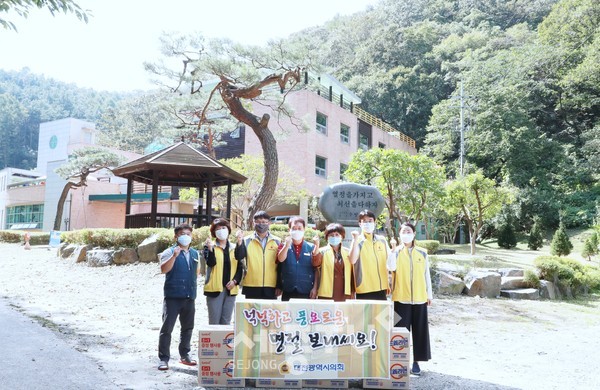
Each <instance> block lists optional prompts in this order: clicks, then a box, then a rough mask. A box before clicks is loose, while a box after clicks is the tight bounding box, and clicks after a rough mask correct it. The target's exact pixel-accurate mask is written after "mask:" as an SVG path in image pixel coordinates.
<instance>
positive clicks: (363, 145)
mask: <svg viewBox="0 0 600 390" xmlns="http://www.w3.org/2000/svg"><path fill="white" fill-rule="evenodd" d="M358 147H359V148H360V149H362V150H369V138H368V137H367V136H366V135H364V134H360V136H359V137H358Z"/></svg>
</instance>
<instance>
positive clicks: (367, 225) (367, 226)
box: [361, 222, 375, 233]
mask: <svg viewBox="0 0 600 390" xmlns="http://www.w3.org/2000/svg"><path fill="white" fill-rule="evenodd" d="M361 227H362V230H363V231H364V232H365V233H373V231H374V230H375V222H363V223H362V224H361Z"/></svg>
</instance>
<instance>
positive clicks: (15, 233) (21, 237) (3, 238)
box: [0, 230, 50, 245]
mask: <svg viewBox="0 0 600 390" xmlns="http://www.w3.org/2000/svg"><path fill="white" fill-rule="evenodd" d="M25 233H26V232H25V231H22V230H0V242H8V243H19V242H25ZM29 236H30V238H29V244H30V245H48V243H49V242H50V233H44V232H29Z"/></svg>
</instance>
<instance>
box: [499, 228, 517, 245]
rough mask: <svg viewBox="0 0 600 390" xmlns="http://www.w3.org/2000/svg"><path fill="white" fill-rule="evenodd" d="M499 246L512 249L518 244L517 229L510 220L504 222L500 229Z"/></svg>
mask: <svg viewBox="0 0 600 390" xmlns="http://www.w3.org/2000/svg"><path fill="white" fill-rule="evenodd" d="M498 246H499V247H500V248H504V249H511V248H514V247H516V246H517V236H516V235H515V229H514V228H513V226H512V224H511V223H509V222H508V221H507V222H505V223H503V224H502V225H501V226H500V229H498Z"/></svg>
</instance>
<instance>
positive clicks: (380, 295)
mask: <svg viewBox="0 0 600 390" xmlns="http://www.w3.org/2000/svg"><path fill="white" fill-rule="evenodd" d="M356 299H372V300H375V301H387V296H386V291H385V290H381V291H372V292H368V293H364V294H359V293H356Z"/></svg>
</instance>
